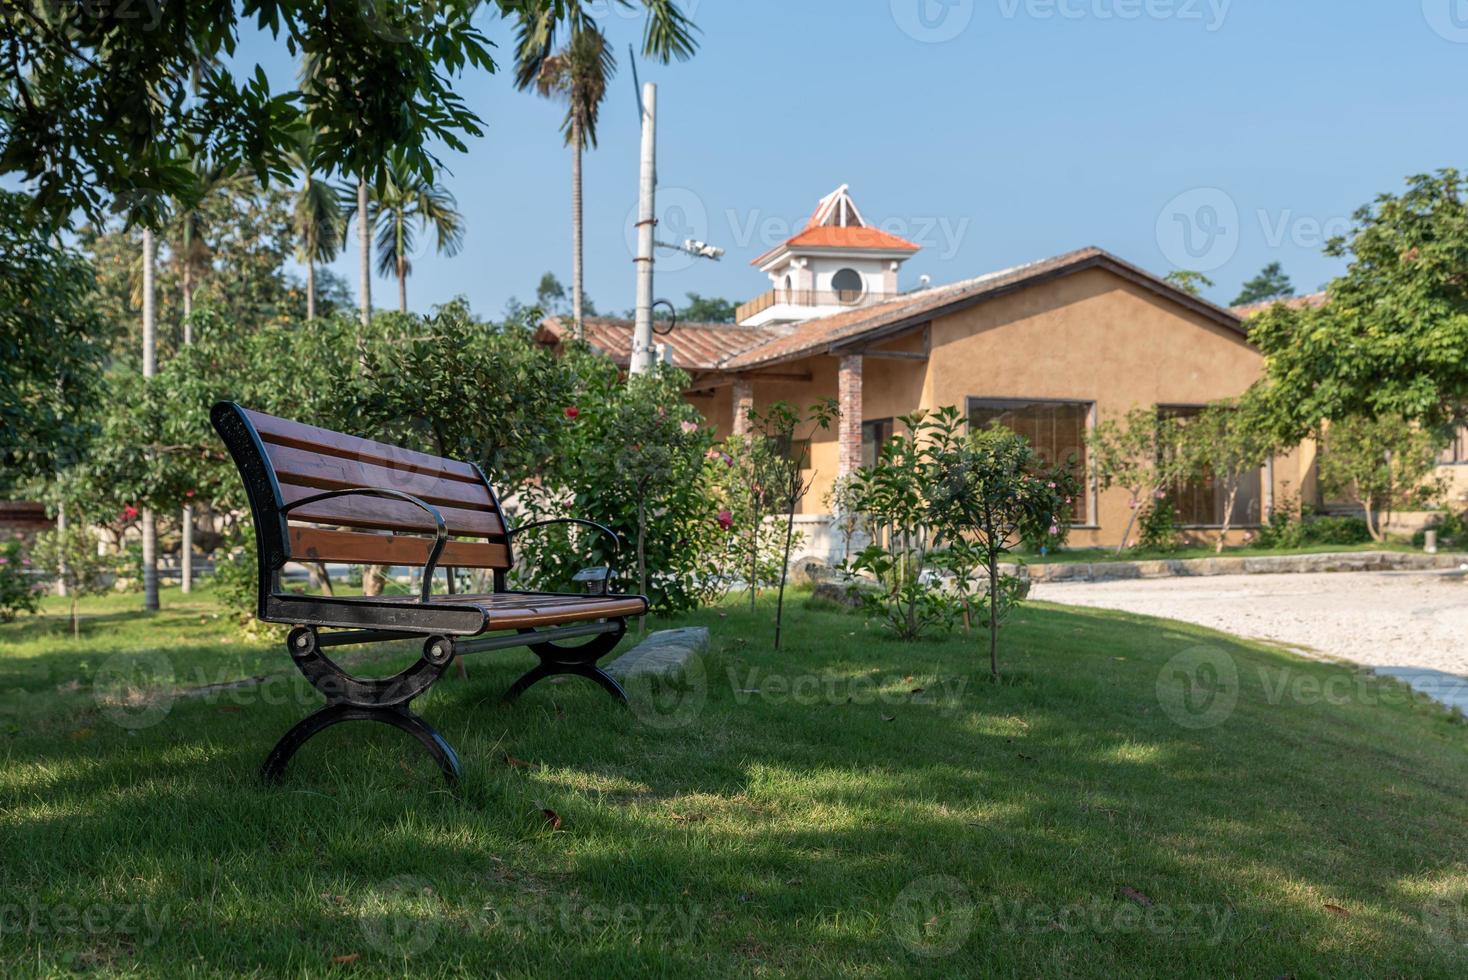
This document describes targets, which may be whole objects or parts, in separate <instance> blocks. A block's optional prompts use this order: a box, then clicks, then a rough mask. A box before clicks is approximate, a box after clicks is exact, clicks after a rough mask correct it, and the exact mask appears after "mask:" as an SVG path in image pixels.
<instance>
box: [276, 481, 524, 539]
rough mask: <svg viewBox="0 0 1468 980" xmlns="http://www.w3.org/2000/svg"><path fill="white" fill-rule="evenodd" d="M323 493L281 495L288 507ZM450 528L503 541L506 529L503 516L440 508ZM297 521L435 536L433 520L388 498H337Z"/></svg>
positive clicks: (304, 490)
mask: <svg viewBox="0 0 1468 980" xmlns="http://www.w3.org/2000/svg"><path fill="white" fill-rule="evenodd" d="M320 492H321V489H320V488H319V487H307V486H301V485H299V484H295V483H282V484H281V485H280V495H281V497H282V498H283V500H284V501H285V503H287V504H289V503H294V502H295V501H297V500H304V499H305V498H307V497H311V496H314V495H316V494H318V493H320ZM438 512H439V513H440V514H442V515H443V519H444V523H445V524H447V525H448V529H449V533H450V534H452V535H455V536H457V537H474V538H503V537H504V534H505V529H504V527H503V526H502V525H501V524H500V519H499V515H497V514H495V513H493V512H491V511H487V510H465V509H464V508H462V507H449V506H448V505H443V506H441V507H439V508H438ZM287 516H289V517H290V519H291V520H293V521H314V522H316V523H318V524H343V525H345V526H347V527H363V528H371V529H373V530H376V531H416V532H419V533H427V534H432V533H433V519H432V518H431V517H429V516H428V515H427V514H425V513H424V512H423V511H422V510H420V509H418V508H417V507H415V506H413V505H412V504H410V503H408V502H407V501H406V500H391V499H388V498H385V497H361V496H354V497H337V498H335V499H333V500H324V501H322V502H321V503H319V504H307V505H306V506H305V507H299V508H297V509H296V510H293V511H291V512H290V514H289V515H287Z"/></svg>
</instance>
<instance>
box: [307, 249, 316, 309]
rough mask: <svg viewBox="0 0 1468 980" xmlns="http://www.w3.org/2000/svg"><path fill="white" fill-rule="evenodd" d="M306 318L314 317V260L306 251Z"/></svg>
mask: <svg viewBox="0 0 1468 980" xmlns="http://www.w3.org/2000/svg"><path fill="white" fill-rule="evenodd" d="M306 319H307V320H314V319H316V260H315V259H314V258H312V257H311V253H310V252H309V250H308V251H307V253H306Z"/></svg>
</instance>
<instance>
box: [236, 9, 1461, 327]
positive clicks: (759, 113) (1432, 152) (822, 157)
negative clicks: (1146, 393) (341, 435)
mask: <svg viewBox="0 0 1468 980" xmlns="http://www.w3.org/2000/svg"><path fill="white" fill-rule="evenodd" d="M595 7H596V8H597V9H598V10H600V11H602V12H603V17H602V20H603V23H604V24H606V25H607V26H608V28H609V33H611V34H612V36H613V38H614V39H615V41H616V42H617V47H618V51H619V54H620V60H621V65H620V72H619V77H618V78H617V80H616V81H615V83H614V85H613V88H612V91H611V95H610V98H609V101H608V104H607V105H606V107H605V109H604V110H603V118H602V124H601V133H600V135H601V142H600V146H599V148H598V149H597V150H595V151H593V152H591V153H589V154H588V156H587V159H586V224H587V241H586V263H587V271H586V282H587V291H588V293H589V294H590V295H591V296H592V298H593V299H594V300H595V301H596V303H597V304H598V306H599V307H600V308H601V310H602V311H603V312H606V311H622V310H625V309H627V308H628V307H630V306H631V305H632V297H633V292H634V271H633V265H632V262H631V257H632V255H631V251H630V248H629V244H628V243H629V239H630V234H631V229H630V224H631V220H632V219H631V218H630V217H629V216H630V214H631V213H632V211H633V208H634V205H635V199H636V190H637V147H638V142H637V141H638V131H637V112H636V104H635V95H634V87H633V83H632V78H631V73H630V71H629V70H628V65H627V55H626V45H627V43H628V42H629V41H635V40H636V39H637V37H638V35H639V32H640V29H641V20H640V18H637V17H628V16H624V15H623V14H620V13H618V12H616V11H615V10H612V9H609V5H608V3H607V0H599V2H597V3H596V4H595ZM684 8H685V10H687V11H689V12H690V13H691V14H692V16H693V18H694V20H695V21H696V22H697V23H698V25H699V26H700V28H702V31H703V34H702V47H701V49H700V51H699V53H698V55H697V56H696V57H695V58H694V59H693V60H692V61H689V62H685V63H678V64H674V65H671V66H667V67H661V66H653V65H648V64H640V65H639V71H640V73H641V77H642V79H643V80H644V81H656V82H658V83H659V103H660V106H659V108H660V113H659V179H660V198H661V199H660V202H659V212H660V215H662V218H663V222H664V225H663V227H662V228H661V229H660V231H659V237H661V238H664V239H666V240H673V241H681V240H682V239H683V238H685V237H697V238H701V239H705V240H707V241H709V242H711V243H713V244H716V245H720V246H722V247H724V248H726V249H727V250H728V255H727V256H726V257H725V259H724V260H723V261H722V262H719V263H713V262H708V261H697V262H695V261H693V260H689V259H686V258H684V257H681V256H676V255H669V254H667V253H663V254H662V255H661V256H660V260H659V265H658V280H657V293H658V295H659V296H661V297H668V298H671V299H675V300H681V299H682V297H683V296H684V294H685V293H687V292H689V291H696V292H700V293H703V294H705V295H716V296H724V297H728V298H731V299H735V300H743V299H746V298H748V297H750V296H752V295H754V294H756V293H758V292H760V291H762V290H763V289H765V288H766V287H767V283H766V282H765V280H764V277H763V276H761V275H760V274H759V273H758V272H757V271H756V270H755V269H753V268H751V267H750V265H749V260H750V259H752V258H753V257H754V256H756V255H757V254H759V253H760V252H761V251H763V250H764V249H765V248H767V247H769V246H770V245H773V244H775V243H776V242H778V241H780V240H782V239H783V238H784V237H785V236H786V235H788V234H790V233H791V229H792V228H793V227H798V226H799V224H800V223H801V222H803V220H804V218H805V217H806V216H807V215H808V214H809V213H810V211H811V210H812V208H813V207H814V205H815V203H816V201H817V200H818V199H819V198H820V197H821V196H822V195H824V194H825V193H827V192H828V191H830V190H832V189H833V188H834V187H836V186H837V185H839V184H842V183H849V184H850V185H851V188H852V193H853V195H854V197H855V199H856V201H857V202H858V204H859V205H860V206H861V208H862V209H863V211H864V212H865V214H866V216H867V218H868V219H869V220H871V221H873V222H874V223H879V224H885V226H886V227H888V228H889V230H894V231H897V232H898V233H900V234H905V235H906V236H907V237H909V238H912V239H914V240H915V241H917V242H918V243H919V244H921V245H922V246H923V250H922V251H921V252H920V253H918V255H917V256H916V257H914V258H913V259H912V260H911V261H909V262H908V263H907V265H906V266H905V268H904V272H903V277H902V285H903V287H904V288H910V287H913V286H915V285H916V284H917V281H918V276H919V275H923V274H926V275H930V276H932V278H933V280H934V281H935V282H938V283H942V282H948V281H953V280H957V279H962V278H966V277H969V276H973V275H978V274H980V273H983V272H987V271H990V270H993V269H996V268H1001V267H1003V266H1007V265H1012V264H1015V263H1018V262H1024V261H1029V260H1033V259H1039V258H1043V257H1046V256H1049V255H1053V254H1056V253H1059V252H1064V251H1068V250H1070V249H1073V248H1078V247H1081V246H1084V245H1099V246H1101V247H1103V248H1106V249H1109V250H1110V251H1112V252H1115V253H1116V254H1118V255H1120V256H1121V257H1123V258H1125V259H1127V260H1129V261H1132V262H1135V263H1137V264H1139V265H1142V266H1144V267H1146V268H1148V269H1151V270H1153V271H1156V272H1158V273H1165V272H1168V271H1170V270H1171V269H1174V268H1178V267H1191V268H1202V269H1205V270H1206V271H1207V274H1208V275H1209V276H1211V277H1212V278H1213V279H1214V280H1215V281H1216V282H1217V286H1216V287H1215V288H1214V289H1213V290H1211V291H1209V296H1210V298H1212V299H1214V300H1217V301H1220V302H1227V301H1229V300H1230V299H1232V298H1233V296H1234V295H1235V293H1236V292H1237V290H1238V287H1239V285H1240V283H1241V282H1242V281H1243V280H1244V279H1246V278H1248V277H1250V276H1252V275H1253V274H1254V273H1255V272H1257V271H1258V270H1259V269H1260V268H1261V267H1262V266H1263V265H1265V264H1266V263H1268V262H1271V261H1279V262H1282V263H1283V264H1284V267H1285V270H1286V271H1287V272H1288V273H1289V274H1290V275H1291V276H1292V277H1293V279H1294V281H1295V284H1296V286H1297V287H1298V288H1299V289H1300V291H1302V292H1304V291H1309V290H1313V289H1315V288H1317V287H1319V286H1320V285H1322V284H1323V283H1324V282H1325V281H1327V280H1328V279H1329V278H1330V277H1331V276H1332V275H1334V274H1335V273H1336V272H1337V271H1339V263H1337V262H1336V261H1333V260H1330V259H1327V258H1325V257H1324V256H1323V255H1322V254H1321V244H1322V242H1323V239H1324V237H1325V236H1326V235H1328V234H1329V233H1331V232H1333V231H1341V230H1344V229H1345V227H1347V222H1348V220H1349V218H1350V215H1351V214H1352V212H1353V211H1354V210H1355V209H1356V208H1357V207H1359V206H1360V205H1362V204H1364V203H1367V202H1369V201H1370V200H1371V199H1372V198H1373V197H1374V196H1375V195H1376V194H1377V193H1379V192H1382V191H1395V190H1397V189H1399V188H1400V187H1401V186H1402V181H1403V178H1404V177H1406V176H1407V175H1409V174H1414V173H1420V172H1425V171H1431V170H1435V169H1437V168H1440V167H1444V166H1455V165H1456V166H1463V165H1464V164H1468V159H1465V158H1468V153H1465V148H1468V147H1465V144H1468V130H1465V127H1464V126H1463V125H1462V121H1463V119H1464V115H1465V114H1464V108H1465V101H1468V87H1465V85H1464V74H1463V70H1464V68H1465V66H1468V0H1391V2H1366V0H737V2H735V0H686V2H685V3H684ZM484 27H485V29H486V31H487V32H488V33H489V34H490V36H491V37H492V38H493V39H494V40H495V41H496V42H497V43H499V45H500V48H499V52H500V54H501V56H502V58H503V59H504V60H508V57H509V53H510V46H509V41H510V31H509V29H508V25H507V24H505V23H503V22H500V21H497V20H493V19H487V20H486V21H485V22H484ZM241 55H242V58H243V59H245V60H261V61H263V63H264V64H265V67H266V69H267V71H268V72H269V73H270V74H271V75H272V77H277V78H280V79H281V80H282V81H284V80H286V79H288V78H289V73H290V72H291V70H292V66H291V65H290V64H289V63H288V62H286V61H285V60H284V55H283V53H277V52H275V51H272V50H270V49H268V48H267V47H266V46H264V45H258V44H254V43H251V44H246V45H245V46H244V48H243V49H242V51H241ZM460 91H461V92H462V94H463V95H464V97H465V98H466V99H467V100H468V102H469V104H470V105H471V106H472V107H473V108H474V109H475V110H476V111H477V112H478V113H479V115H480V116H481V117H482V118H483V119H484V121H485V128H486V135H485V136H484V137H483V138H482V139H476V140H473V141H471V147H470V151H469V152H468V153H467V154H462V155H460V154H454V155H451V156H450V157H448V158H446V162H447V163H448V165H449V166H450V168H451V170H452V173H451V174H449V175H446V177H445V179H444V182H445V183H446V185H447V186H448V187H449V189H450V190H452V191H453V193H454V194H455V195H456V196H457V198H458V201H459V205H460V209H461V210H462V211H463V212H464V213H465V216H466V219H467V231H468V234H467V241H466V245H465V248H464V250H463V251H462V252H460V253H459V255H457V256H456V257H454V258H452V259H448V258H442V257H438V256H435V255H433V254H432V252H431V250H430V249H429V246H428V245H427V240H425V242H424V245H423V249H422V251H421V252H420V254H419V255H418V256H416V257H415V263H414V264H415V271H414V274H413V277H412V279H411V280H410V282H409V303H410V305H411V306H412V307H413V308H414V309H417V310H427V309H428V307H429V306H430V305H431V304H434V303H438V302H443V301H445V300H448V299H450V298H452V297H454V296H456V295H464V296H466V297H468V299H469V300H470V302H471V304H472V306H473V307H474V309H476V310H477V311H480V312H481V313H484V314H489V315H494V314H498V313H499V312H500V311H501V310H502V309H503V307H504V305H505V302H506V300H507V299H508V298H509V297H511V296H518V297H520V298H521V299H529V298H531V297H532V296H533V294H534V290H535V283H536V282H537V281H538V279H539V278H540V275H541V274H542V273H543V272H546V271H548V270H549V271H554V272H556V273H557V274H558V275H559V276H560V277H561V278H562V280H563V281H569V274H570V156H569V153H568V151H567V150H566V149H565V148H564V146H563V145H562V141H561V137H560V134H559V130H558V124H559V119H560V109H559V107H557V106H555V105H553V104H551V103H549V102H546V101H545V100H542V99H539V98H536V97H534V96H532V95H528V94H522V93H518V92H516V91H514V88H513V86H512V84H511V80H510V76H509V74H508V72H507V71H505V70H502V71H501V72H500V73H498V74H495V75H485V74H482V73H479V74H474V75H470V76H468V77H466V78H465V79H463V80H462V82H461V85H460ZM337 270H338V272H340V273H341V274H342V275H343V276H344V277H345V278H346V279H347V281H348V282H349V283H355V257H354V256H347V257H345V258H343V259H342V260H341V261H340V262H339V263H338V266H337ZM374 298H375V299H376V301H377V303H378V305H384V304H391V303H393V302H394V300H395V298H396V293H395V290H394V288H393V286H392V284H391V282H390V281H387V280H377V281H376V284H375V285H374Z"/></svg>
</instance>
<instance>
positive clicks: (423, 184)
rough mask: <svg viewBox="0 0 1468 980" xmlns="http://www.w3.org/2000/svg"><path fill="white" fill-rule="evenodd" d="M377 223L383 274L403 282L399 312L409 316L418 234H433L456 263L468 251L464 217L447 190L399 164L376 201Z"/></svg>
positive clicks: (393, 167) (374, 216) (379, 264)
mask: <svg viewBox="0 0 1468 980" xmlns="http://www.w3.org/2000/svg"><path fill="white" fill-rule="evenodd" d="M371 217H372V223H373V226H374V227H375V228H376V229H377V272H378V274H379V275H382V276H397V279H398V310H399V311H400V312H403V313H406V312H408V276H409V275H410V274H411V273H412V271H413V263H412V259H411V258H410V256H411V255H412V253H413V248H414V245H415V239H416V237H417V235H418V233H419V232H420V231H424V230H426V229H429V228H431V229H432V230H433V232H434V235H435V236H436V239H437V242H436V244H437V248H438V251H439V253H441V254H443V255H447V256H450V257H452V256H454V255H457V254H458V252H459V249H460V248H462V247H463V245H464V216H463V215H462V214H460V213H459V212H458V210H457V207H456V202H455V201H454V195H452V194H450V193H449V192H448V191H447V190H446V189H444V188H443V187H440V186H439V185H437V184H433V183H429V182H428V181H426V180H424V179H423V178H421V177H420V176H418V174H416V173H414V172H413V171H411V170H409V169H407V168H406V167H400V166H399V165H398V164H396V163H393V164H390V165H389V172H388V181H387V184H386V186H384V187H381V188H379V189H378V190H377V192H376V193H375V194H374V195H373V200H372V212H371Z"/></svg>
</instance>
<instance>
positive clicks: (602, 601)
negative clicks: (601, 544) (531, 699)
mask: <svg viewBox="0 0 1468 980" xmlns="http://www.w3.org/2000/svg"><path fill="white" fill-rule="evenodd" d="M393 600H396V601H401V602H412V601H416V600H415V598H414V597H412V596H401V597H400V596H392V597H390V598H389V597H383V601H393ZM432 601H433V603H435V604H442V605H454V606H457V605H467V606H478V607H479V608H480V609H482V610H484V613H485V626H484V628H485V629H486V630H504V629H521V628H525V627H532V626H558V625H561V624H563V623H578V622H585V621H587V620H592V619H603V618H611V619H616V618H621V617H627V616H641V615H642V614H643V613H644V612H646V611H647V603H646V602H645V601H643V599H642V597H641V596H625V595H609V596H599V595H587V596H565V595H536V594H534V593H523V592H499V593H495V594H493V595H443V594H436V595H434V596H433V599H432Z"/></svg>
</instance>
